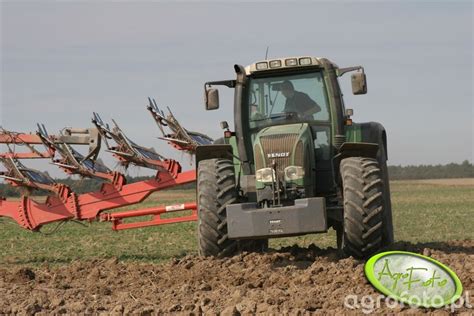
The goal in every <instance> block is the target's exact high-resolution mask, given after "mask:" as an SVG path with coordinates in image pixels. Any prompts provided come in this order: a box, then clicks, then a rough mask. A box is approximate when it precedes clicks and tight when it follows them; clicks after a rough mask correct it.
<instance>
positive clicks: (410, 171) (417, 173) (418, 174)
mask: <svg viewBox="0 0 474 316" xmlns="http://www.w3.org/2000/svg"><path fill="white" fill-rule="evenodd" d="M388 173H389V177H390V180H415V179H446V178H474V166H473V164H472V163H470V162H469V161H467V160H465V161H463V162H462V163H449V164H446V165H418V166H388ZM146 179H149V177H127V183H133V182H137V181H142V180H146ZM55 180H56V181H57V182H58V183H64V184H66V185H68V186H69V187H70V188H71V189H72V190H73V191H74V192H76V193H78V194H81V193H86V192H91V191H97V190H99V189H100V186H101V184H102V182H101V181H99V180H95V179H80V180H77V179H73V178H66V179H55ZM195 187H196V186H195V184H194V183H189V184H185V185H181V186H177V187H173V188H171V190H173V189H190V188H195ZM21 190H22V189H20V188H15V187H12V186H11V185H8V184H5V183H0V197H18V196H20V195H21V194H22V191H21ZM34 194H35V195H46V194H48V192H45V191H37V192H35V193H34Z"/></svg>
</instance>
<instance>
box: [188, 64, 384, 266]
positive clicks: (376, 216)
mask: <svg viewBox="0 0 474 316" xmlns="http://www.w3.org/2000/svg"><path fill="white" fill-rule="evenodd" d="M234 69H235V73H236V79H234V80H222V81H213V82H207V83H206V84H205V104H206V109H207V110H215V109H217V108H219V93H218V90H217V89H215V88H214V86H218V85H223V86H226V87H228V88H233V89H234V123H235V129H234V131H231V130H230V129H229V126H228V124H227V122H222V123H221V127H222V128H223V129H224V130H225V131H224V138H222V139H220V140H218V141H216V142H215V143H214V144H212V145H206V146H199V147H198V148H197V150H196V166H197V203H198V213H199V221H198V243H199V252H200V254H201V255H204V256H217V257H223V256H229V255H233V254H235V253H237V252H238V251H243V250H245V251H259V250H265V248H267V247H268V239H269V238H275V237H286V236H297V235H304V234H311V233H322V232H327V231H328V229H329V228H331V227H332V228H334V229H335V230H336V232H337V246H338V248H339V249H340V250H342V251H343V252H344V254H346V255H352V256H354V257H357V258H365V257H367V256H369V255H371V254H373V253H375V252H377V251H379V250H380V249H381V248H383V247H385V246H387V245H389V244H391V243H392V242H393V226H392V212H391V203H390V189H389V181H388V174H387V164H386V161H387V135H386V132H385V129H384V128H383V126H382V125H381V124H379V123H374V122H369V123H354V122H352V120H351V115H352V110H351V109H346V108H345V106H344V102H343V97H342V96H343V95H342V92H341V89H340V87H339V83H338V78H339V77H340V76H342V75H343V74H345V73H347V72H354V73H353V74H352V76H351V82H352V91H353V93H354V94H356V95H357V94H365V93H367V84H366V76H365V73H364V68H363V67H361V66H356V67H348V68H339V67H338V66H337V65H336V64H334V63H333V62H331V61H329V60H328V59H326V58H315V57H291V58H281V59H272V60H265V61H262V62H257V63H254V64H252V65H250V66H247V67H243V66H240V65H235V66H234Z"/></svg>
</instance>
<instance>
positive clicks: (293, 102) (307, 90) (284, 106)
mask: <svg viewBox="0 0 474 316" xmlns="http://www.w3.org/2000/svg"><path fill="white" fill-rule="evenodd" d="M249 83H250V84H249V95H248V98H249V99H248V106H249V119H250V128H254V127H263V126H267V125H274V124H280V123H283V124H284V123H295V122H303V121H306V122H307V121H315V120H317V121H328V120H329V109H328V102H327V96H326V88H325V85H324V79H323V75H322V73H321V72H312V73H305V74H295V75H286V76H275V77H267V78H250V82H249Z"/></svg>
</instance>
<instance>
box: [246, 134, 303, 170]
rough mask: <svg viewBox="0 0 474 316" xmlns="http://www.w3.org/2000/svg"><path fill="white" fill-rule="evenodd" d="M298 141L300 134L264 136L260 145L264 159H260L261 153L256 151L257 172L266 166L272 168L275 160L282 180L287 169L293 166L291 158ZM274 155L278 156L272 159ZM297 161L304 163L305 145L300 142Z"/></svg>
mask: <svg viewBox="0 0 474 316" xmlns="http://www.w3.org/2000/svg"><path fill="white" fill-rule="evenodd" d="M297 139H298V134H275V135H268V136H262V137H261V138H260V143H261V145H262V149H263V157H258V156H260V154H259V153H258V152H259V151H256V159H255V168H256V170H258V169H260V168H264V167H265V166H266V167H270V166H271V165H272V161H273V160H275V162H276V164H277V172H278V176H279V177H280V178H281V177H283V171H284V170H285V167H287V166H289V165H290V164H291V156H292V155H293V148H294V146H295V143H296V141H297ZM256 149H257V148H256ZM287 153H288V154H287ZM272 154H273V155H276V156H274V157H272V156H271V155H272ZM278 156H280V157H278ZM257 157H258V158H257ZM295 159H296V160H295V161H300V160H301V161H303V144H302V143H301V142H298V145H297V150H296V156H295ZM263 163H264V164H265V166H264V165H263Z"/></svg>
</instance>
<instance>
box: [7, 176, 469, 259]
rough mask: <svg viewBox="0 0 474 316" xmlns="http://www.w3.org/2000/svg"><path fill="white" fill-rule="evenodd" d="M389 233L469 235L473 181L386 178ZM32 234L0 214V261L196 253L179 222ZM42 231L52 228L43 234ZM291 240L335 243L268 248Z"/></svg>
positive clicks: (190, 232) (402, 236)
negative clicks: (392, 229) (391, 220)
mask: <svg viewBox="0 0 474 316" xmlns="http://www.w3.org/2000/svg"><path fill="white" fill-rule="evenodd" d="M391 191H392V204H393V215H394V227H395V238H396V240H397V241H401V240H403V241H409V242H413V243H416V242H428V241H447V240H459V239H474V183H473V181H472V180H471V179H466V180H461V181H454V182H453V181H449V180H446V181H443V180H436V181H394V182H392V183H391ZM193 198H194V191H193V190H183V191H178V190H173V191H168V192H160V193H157V194H154V195H153V196H152V197H151V198H150V199H149V200H148V201H147V202H145V203H143V204H141V205H140V206H143V207H149V206H153V205H157V204H173V203H177V202H184V201H189V200H192V199H193ZM56 225H57V224H50V225H48V226H45V227H44V228H43V229H42V232H43V233H32V232H29V231H26V230H23V229H21V228H20V227H19V226H18V225H16V223H14V222H12V221H10V220H9V219H6V218H0V240H1V242H0V254H1V255H0V263H2V264H4V265H5V264H33V265H34V264H39V263H42V262H45V261H46V262H50V263H66V262H70V261H72V260H78V259H92V258H101V259H104V258H110V257H117V258H119V259H120V260H136V261H148V262H161V261H163V260H168V259H170V258H173V257H180V256H184V255H187V254H196V224H195V223H182V224H173V225H164V226H159V227H149V228H142V229H135V230H127V231H120V232H114V231H112V230H111V225H110V223H98V222H94V223H91V224H89V223H87V224H86V225H80V224H78V223H74V222H68V223H66V224H65V225H62V226H61V227H60V228H59V229H58V230H57V231H54V232H53V230H54V228H55V227H56ZM48 232H50V233H51V232H52V233H51V234H48ZM295 243H297V244H298V245H300V246H308V245H310V244H312V243H314V244H316V245H317V246H319V247H328V246H332V247H335V233H334V231H332V230H331V231H330V232H329V233H328V234H321V235H307V236H302V237H295V238H282V239H273V240H271V242H270V247H273V248H278V247H281V246H288V245H293V244H295Z"/></svg>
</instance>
